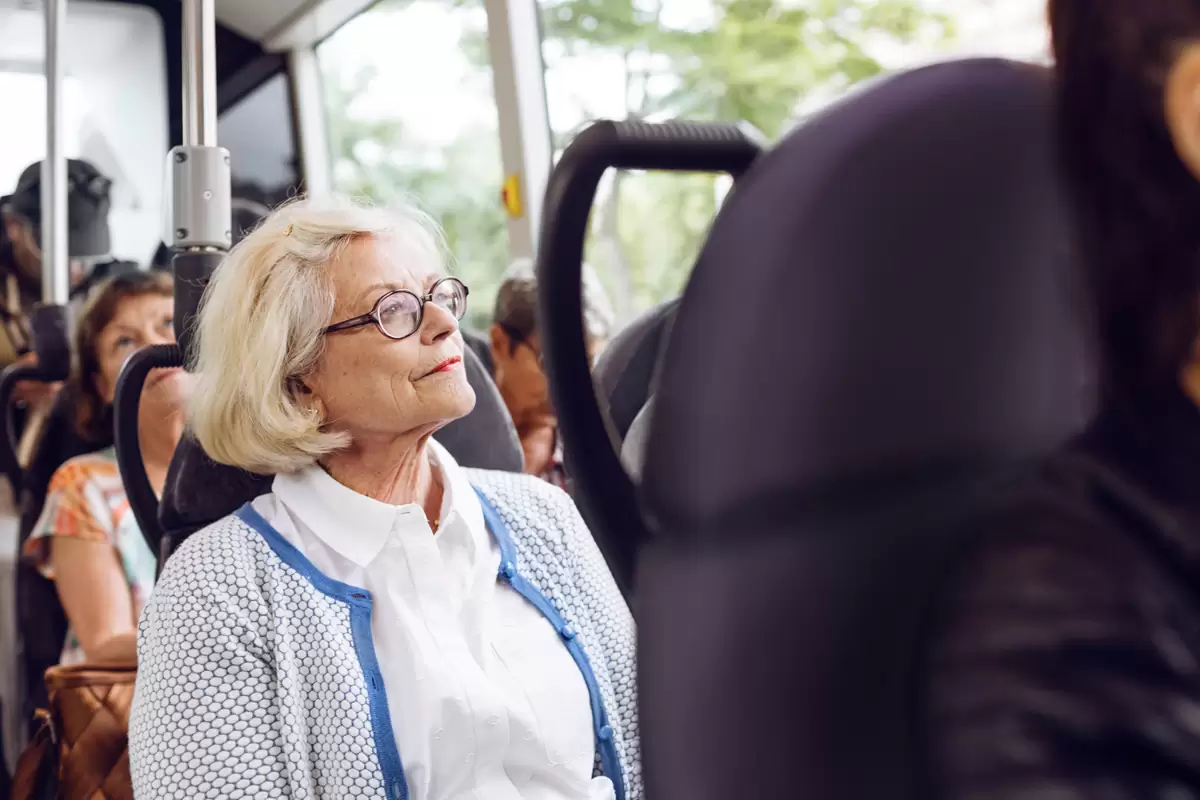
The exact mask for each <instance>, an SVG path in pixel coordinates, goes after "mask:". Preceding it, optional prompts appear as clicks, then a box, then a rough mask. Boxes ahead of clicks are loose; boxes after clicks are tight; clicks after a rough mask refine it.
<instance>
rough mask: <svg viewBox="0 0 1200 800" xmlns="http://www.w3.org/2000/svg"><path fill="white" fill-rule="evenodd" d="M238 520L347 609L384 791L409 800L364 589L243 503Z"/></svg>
mask: <svg viewBox="0 0 1200 800" xmlns="http://www.w3.org/2000/svg"><path fill="white" fill-rule="evenodd" d="M234 513H235V514H236V516H237V517H238V519H240V520H241V521H242V522H244V523H246V524H247V525H249V526H250V527H251V528H253V529H254V530H255V531H257V532H258V533H259V534H261V535H262V537H263V538H264V539H265V540H266V541H267V544H268V545H269V546H270V548H271V549H272V550H274V551H275V555H277V556H279V558H280V560H281V561H283V563H285V564H287V565H288V566H289V567H291V568H292V569H294V570H295V571H296V572H298V573H300V574H301V575H302V576H303V577H304V578H305V579H306V580H308V581H309V583H311V584H312V585H313V586H314V587H316V588H317V590H318V591H320V592H321V593H322V594H325V595H326V596H328V597H331V598H333V599H334V600H339V601H341V602H343V603H346V604H347V605H349V606H350V632H351V635H352V636H353V637H354V652H355V654H356V655H357V656H358V663H359V666H360V667H361V668H362V671H363V677H364V678H366V681H367V701H368V704H369V705H370V708H371V731H372V732H373V733H374V735H375V751H376V756H377V757H378V758H379V767H380V769H381V770H382V771H383V784H384V791H386V792H387V794H388V796H389V797H390V798H392V800H408V781H407V779H406V778H405V777H404V763H403V761H401V759H400V749H399V748H398V747H397V745H396V736H395V732H394V731H393V730H392V716H391V713H390V711H389V710H388V699H387V689H386V688H385V687H384V685H383V673H382V671H381V670H380V669H379V659H378V658H376V656H375V640H374V638H373V637H372V636H371V611H372V609H373V607H374V602H373V600H372V598H371V593H370V592H368V591H367V590H366V589H362V588H360V587H357V586H351V585H350V584H348V583H342V582H341V581H335V580H334V579H333V578H330V577H329V576H328V575H326V574H325V573H323V572H321V571H320V570H319V569H317V568H316V566H315V565H314V564H313V563H312V562H311V561H309V560H308V558H307V557H305V555H304V554H303V553H301V552H300V551H299V550H297V549H296V548H295V547H294V546H293V545H292V543H291V542H289V541H288V540H287V539H284V538H283V536H282V535H280V533H279V531H277V530H275V528H274V527H272V526H271V523H269V522H267V521H266V520H265V519H264V518H263V516H262V514H259V513H258V512H257V511H256V510H255V509H254V507H253V506H252V505H250V504H249V503H246V504H245V505H243V506H242V507H241V508H239V509H238V510H237V511H236V512H234Z"/></svg>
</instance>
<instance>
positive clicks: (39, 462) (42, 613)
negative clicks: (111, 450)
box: [16, 391, 112, 730]
mask: <svg viewBox="0 0 1200 800" xmlns="http://www.w3.org/2000/svg"><path fill="white" fill-rule="evenodd" d="M74 418H75V400H74V396H73V395H72V394H71V392H70V391H61V392H59V393H58V396H57V397H56V398H55V400H54V406H53V407H52V409H51V411H50V417H49V420H48V422H47V424H46V429H45V434H44V435H43V437H42V439H41V441H40V442H39V443H38V446H37V449H36V450H35V451H34V456H33V459H32V461H31V462H30V464H29V467H28V468H27V469H26V470H25V471H24V473H23V479H22V482H21V484H22V486H21V498H20V506H19V508H20V514H21V518H20V523H19V528H18V545H17V548H18V550H17V575H16V589H17V596H16V608H17V632H18V636H20V639H21V650H20V653H21V665H20V670H21V678H20V691H21V696H22V700H21V713H22V718H23V719H24V720H26V721H27V722H29V724H30V725H33V712H34V711H35V710H36V709H38V708H46V707H47V704H48V702H49V699H48V698H47V696H46V684H45V682H44V681H43V680H42V675H43V674H44V673H45V671H46V670H47V669H49V668H50V667H52V666H54V665H55V664H57V663H58V660H59V657H60V656H61V655H62V648H63V641H64V640H65V638H66V635H67V615H66V612H65V611H64V610H63V607H62V603H61V602H60V601H59V599H58V590H57V589H56V588H55V586H54V581H51V580H48V579H46V578H44V577H42V575H41V574H40V573H39V572H38V571H37V569H36V568H35V567H34V566H33V565H32V564H30V563H29V562H28V561H26V560H24V559H22V558H21V557H20V553H21V551H22V550H23V549H24V546H25V541H26V540H27V539H28V538H29V536H30V535H31V534H32V533H33V527H34V525H36V524H37V521H38V518H39V517H40V516H41V514H42V507H43V506H44V505H45V503H46V490H47V489H48V488H49V485H50V478H51V477H53V475H54V473H55V471H57V470H58V468H59V467H61V466H62V465H63V464H64V463H66V462H67V461H68V460H70V459H72V458H74V457H75V456H80V455H84V454H85V453H92V452H95V451H97V450H101V449H103V448H105V447H108V446H110V445H111V444H112V441H111V439H110V440H107V441H100V442H95V441H91V440H88V439H85V438H84V437H82V436H81V435H80V434H79V432H78V431H77V429H76V427H75V419H74ZM31 730H32V729H31Z"/></svg>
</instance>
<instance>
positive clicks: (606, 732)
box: [598, 725, 613, 742]
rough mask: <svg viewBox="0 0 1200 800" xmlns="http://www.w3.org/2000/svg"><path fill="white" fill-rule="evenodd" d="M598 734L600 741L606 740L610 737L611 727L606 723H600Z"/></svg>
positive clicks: (611, 733) (611, 734)
mask: <svg viewBox="0 0 1200 800" xmlns="http://www.w3.org/2000/svg"><path fill="white" fill-rule="evenodd" d="M598 734H599V736H600V741H602V742H607V741H609V740H610V739H612V736H613V729H612V728H610V727H609V726H607V725H602V726H601V727H600V730H599V731H598Z"/></svg>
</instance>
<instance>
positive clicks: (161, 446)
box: [138, 413, 184, 497]
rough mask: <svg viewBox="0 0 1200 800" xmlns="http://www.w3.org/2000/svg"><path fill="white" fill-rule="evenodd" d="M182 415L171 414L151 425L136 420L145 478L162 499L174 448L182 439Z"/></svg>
mask: <svg viewBox="0 0 1200 800" xmlns="http://www.w3.org/2000/svg"><path fill="white" fill-rule="evenodd" d="M183 426H184V419H183V414H182V413H179V414H172V415H171V416H169V417H167V418H166V419H159V420H155V421H154V422H153V423H150V422H147V421H144V420H141V419H139V420H138V443H139V444H140V445H141V450H142V463H143V464H144V465H145V466H146V477H147V478H149V479H150V485H151V486H152V487H153V488H154V492H155V494H157V495H158V496H159V497H162V493H163V487H164V486H166V483H167V470H168V469H169V468H170V466H171V459H172V458H173V457H174V455H175V448H176V447H178V446H179V440H180V439H181V438H182V437H183Z"/></svg>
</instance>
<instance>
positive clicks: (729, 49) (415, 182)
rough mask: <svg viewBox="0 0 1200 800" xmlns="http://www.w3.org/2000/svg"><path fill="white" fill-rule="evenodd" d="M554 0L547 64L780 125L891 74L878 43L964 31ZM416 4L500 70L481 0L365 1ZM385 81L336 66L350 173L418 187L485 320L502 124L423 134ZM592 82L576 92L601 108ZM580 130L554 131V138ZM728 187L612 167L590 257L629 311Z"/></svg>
mask: <svg viewBox="0 0 1200 800" xmlns="http://www.w3.org/2000/svg"><path fill="white" fill-rule="evenodd" d="M540 2H541V7H542V12H543V13H542V23H543V52H544V53H545V55H546V68H547V71H548V72H551V71H553V70H556V69H559V68H560V67H562V66H565V65H567V64H568V63H569V62H571V61H577V62H579V61H582V63H585V64H588V65H595V64H597V63H603V64H616V65H618V66H619V69H620V76H619V78H620V80H621V81H622V83H623V97H624V108H623V109H622V111H621V116H623V117H624V118H629V119H643V120H660V119H670V118H683V119H693V120H706V121H746V122H749V123H750V124H752V125H754V126H755V127H756V128H758V129H759V130H760V131H762V132H763V133H764V134H766V136H767V137H768V138H769V139H771V140H774V139H776V138H777V137H779V136H780V135H781V134H782V133H783V132H784V131H785V130H786V127H787V125H788V124H789V123H790V121H791V120H792V119H793V117H794V116H795V115H796V113H797V111H798V109H799V108H800V107H801V104H802V103H804V102H805V101H809V100H811V99H812V98H814V97H828V96H833V95H836V94H837V93H839V92H841V91H843V90H845V88H847V87H849V86H850V85H852V84H854V83H856V82H858V81H861V80H863V79H865V78H868V77H871V76H873V75H876V74H878V73H879V72H880V71H881V70H882V68H883V67H882V65H881V64H880V63H879V62H878V61H877V60H876V59H875V58H874V57H873V56H872V55H871V51H872V48H871V47H870V46H869V44H868V43H872V42H878V41H880V40H885V41H887V42H889V43H901V44H905V43H914V42H927V43H931V44H933V43H936V42H938V41H943V40H946V39H948V38H949V37H951V36H952V34H953V31H952V27H951V25H950V23H949V21H948V20H947V19H946V18H945V17H943V16H941V15H937V14H933V13H930V12H929V11H927V10H926V9H925V8H924V6H923V5H922V2H923V0H710V2H709V3H708V5H703V4H700V3H692V4H691V6H690V9H689V10H690V11H692V12H697V13H695V18H694V19H691V20H688V21H680V20H679V19H678V11H679V8H678V6H679V5H680V3H678V2H672V0H540ZM418 3H421V4H431V3H432V4H436V5H438V6H439V7H441V8H444V9H445V10H446V12H447V13H451V14H455V15H456V18H457V20H458V24H460V26H461V30H462V34H461V38H460V41H459V49H460V51H461V52H462V53H463V55H464V57H466V58H468V59H469V60H470V61H471V62H472V63H474V65H475V67H476V68H477V71H478V73H479V74H480V75H483V76H489V79H490V69H491V65H490V57H489V53H488V46H487V31H486V25H485V24H484V21H483V16H482V14H481V13H479V12H480V9H481V7H482V0H384V2H382V3H380V4H378V5H376V6H374V7H373V8H372V9H371V10H370V11H368V12H366V14H367V15H370V17H371V18H370V20H369V24H372V25H384V24H404V22H403V21H401V20H400V19H399V17H400V16H401V15H403V14H404V13H405V12H406V10H408V9H409V8H410V7H412V6H414V5H416V4H418ZM673 15H674V16H673ZM364 16H366V15H364ZM389 17H390V18H391V19H390V20H389V19H388V18H389ZM364 24H367V23H364ZM598 59H602V61H598ZM379 80H381V79H380V77H379V76H378V75H376V74H374V73H373V72H371V71H370V70H364V71H362V72H361V73H359V74H357V75H354V76H352V77H351V78H350V79H346V80H342V79H340V78H339V77H338V75H337V74H336V71H328V70H327V71H326V75H325V87H326V93H327V107H328V110H329V120H330V133H331V139H332V147H333V151H334V157H335V166H336V169H337V176H338V186H339V188H340V189H342V190H344V191H352V192H358V193H361V194H365V195H368V196H371V197H373V198H376V199H382V200H387V199H390V198H394V197H396V196H398V195H401V194H404V195H412V196H415V197H417V198H419V199H420V201H421V202H422V204H423V206H424V207H425V208H426V209H427V210H429V211H430V212H431V213H433V214H434V215H435V216H436V217H437V218H438V219H439V220H440V221H441V222H442V224H443V225H444V226H445V229H446V238H447V242H448V244H449V246H450V249H451V251H452V252H453V254H454V257H455V261H456V263H457V269H458V270H459V273H460V274H462V275H463V277H464V279H465V280H467V281H468V282H469V283H470V284H471V287H472V301H473V302H472V304H471V309H472V318H473V321H474V322H475V323H476V324H483V323H484V322H485V321H486V318H487V315H488V314H489V312H490V309H491V304H492V299H493V297H494V292H495V288H496V284H497V282H498V280H499V277H500V274H501V273H502V271H503V269H504V268H505V266H506V264H507V260H508V251H507V239H506V235H505V218H504V212H503V209H502V208H501V206H500V203H499V201H498V193H499V187H500V183H501V172H500V158H499V152H498V141H497V137H496V129H495V128H494V127H493V128H489V129H486V130H484V129H475V130H466V131H463V132H462V133H461V136H460V137H459V138H458V140H457V141H455V142H454V143H452V144H451V145H449V146H448V147H447V146H444V145H438V146H429V145H426V144H424V143H421V142H418V141H415V140H414V138H413V137H412V136H411V132H410V131H408V130H406V127H405V125H404V123H403V121H402V119H401V118H400V117H399V116H394V117H393V116H387V115H384V116H383V117H380V116H374V117H368V116H365V115H364V114H362V113H360V112H359V111H358V110H357V109H356V107H355V100H356V98H358V97H360V96H361V95H362V94H363V93H364V92H367V91H368V90H369V89H370V88H371V86H372V85H373V84H374V82H377V81H379ZM398 88H399V89H401V90H402V87H398ZM582 89H583V90H582V92H581V94H580V96H578V97H576V98H574V100H576V101H577V103H578V104H579V105H580V106H581V107H582V108H583V109H585V116H588V117H591V118H594V117H595V116H596V115H595V114H593V113H591V112H590V110H589V102H590V100H591V98H589V97H588V96H587V94H586V93H587V87H582ZM376 113H377V112H376ZM575 132H576V131H566V130H559V131H555V138H556V145H557V146H558V147H559V148H560V149H561V147H563V146H565V144H566V142H567V141H568V140H569V139H570V137H571V135H572V134H574V133H575ZM719 202H720V193H719V190H718V184H717V181H716V180H715V179H714V177H713V176H707V175H690V176H679V175H668V174H659V173H645V174H638V173H623V172H620V173H616V174H613V175H610V176H607V178H606V180H605V182H604V183H603V184H602V186H601V190H600V192H599V193H598V197H597V204H596V208H595V209H594V211H593V214H592V219H591V223H590V234H589V241H588V245H587V250H586V257H587V258H588V260H589V261H590V262H591V263H592V264H593V265H594V266H595V267H596V268H597V270H598V271H599V272H600V275H601V278H602V280H603V281H604V282H605V284H606V285H607V287H608V288H609V291H610V293H611V294H612V295H613V300H614V304H615V305H616V307H617V309H618V313H619V314H620V316H622V317H628V316H629V315H630V314H632V313H634V312H636V311H638V310H640V309H642V308H644V307H646V306H648V305H650V304H652V303H656V302H660V301H662V300H664V299H667V298H669V297H671V296H673V295H675V294H677V293H678V292H679V291H680V290H681V288H682V286H683V284H684V282H685V281H686V279H687V276H688V274H689V272H690V270H691V266H692V264H693V263H694V261H695V257H696V255H697V253H698V251H699V248H700V246H701V244H702V243H703V241H704V237H705V235H706V233H707V230H708V227H709V225H710V223H711V220H712V218H713V217H714V215H715V213H716V211H717V208H718V205H719Z"/></svg>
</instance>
